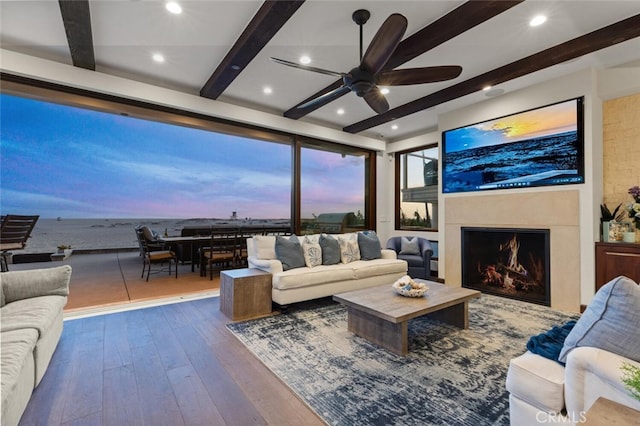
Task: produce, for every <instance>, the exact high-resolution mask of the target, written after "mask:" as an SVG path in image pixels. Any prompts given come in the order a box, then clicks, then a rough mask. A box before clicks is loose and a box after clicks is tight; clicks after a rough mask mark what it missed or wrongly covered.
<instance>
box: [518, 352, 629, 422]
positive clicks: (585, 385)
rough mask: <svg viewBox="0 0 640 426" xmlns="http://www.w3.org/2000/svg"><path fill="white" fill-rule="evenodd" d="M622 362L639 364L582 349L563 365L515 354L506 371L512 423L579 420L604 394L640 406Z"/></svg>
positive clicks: (611, 354)
mask: <svg viewBox="0 0 640 426" xmlns="http://www.w3.org/2000/svg"><path fill="white" fill-rule="evenodd" d="M623 363H627V364H630V365H636V366H638V367H640V363H638V362H635V361H632V360H630V359H628V358H625V357H622V356H620V355H616V354H614V353H611V352H608V351H605V350H603V349H598V348H593V347H588V346H584V347H578V348H576V349H575V350H573V351H571V353H570V354H569V356H568V357H567V363H566V365H565V366H564V367H563V366H562V365H560V364H558V363H557V362H555V361H552V360H550V359H547V358H543V357H541V356H540V355H536V354H533V353H531V352H526V353H525V354H523V355H521V356H519V357H517V358H514V359H512V360H511V362H510V364H509V371H508V373H507V390H508V391H509V392H510V393H509V416H510V419H511V425H513V426H516V425H517V426H528V425H542V424H567V425H573V424H580V423H583V422H584V415H585V413H586V411H587V410H588V409H589V408H590V407H591V405H593V403H594V402H595V401H596V400H597V399H598V398H599V397H601V396H602V397H604V398H607V399H610V400H612V401H615V402H618V403H620V404H622V405H626V406H628V407H631V408H634V409H636V410H640V401H638V400H636V399H634V398H633V397H632V396H631V394H630V393H629V391H627V390H626V389H625V388H624V385H623V384H622V381H621V379H620V376H621V374H622V370H621V369H620V367H621V366H622V364H623Z"/></svg>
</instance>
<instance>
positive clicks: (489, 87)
mask: <svg viewBox="0 0 640 426" xmlns="http://www.w3.org/2000/svg"><path fill="white" fill-rule="evenodd" d="M482 90H484V91H485V92H486V91H487V90H491V86H484V87H483V88H482Z"/></svg>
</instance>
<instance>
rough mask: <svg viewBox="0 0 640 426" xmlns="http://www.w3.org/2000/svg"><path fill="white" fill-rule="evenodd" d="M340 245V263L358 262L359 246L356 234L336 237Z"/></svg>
mask: <svg viewBox="0 0 640 426" xmlns="http://www.w3.org/2000/svg"><path fill="white" fill-rule="evenodd" d="M338 243H340V260H341V261H342V263H350V262H355V261H356V260H360V246H358V234H356V233H352V234H341V235H338Z"/></svg>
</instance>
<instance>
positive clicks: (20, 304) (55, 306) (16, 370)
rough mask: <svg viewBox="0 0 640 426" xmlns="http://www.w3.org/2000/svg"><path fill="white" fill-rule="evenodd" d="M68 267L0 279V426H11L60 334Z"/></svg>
mask: <svg viewBox="0 0 640 426" xmlns="http://www.w3.org/2000/svg"><path fill="white" fill-rule="evenodd" d="M70 279H71V267H70V266H69V265H65V266H60V267H56V268H47V269H36V270H31V271H11V272H3V273H2V274H0V284H1V294H0V295H1V296H2V300H1V303H0V305H1V306H2V307H1V308H0V321H1V328H2V330H1V335H0V340H1V343H0V345H1V348H0V357H1V358H2V365H1V372H0V375H1V378H2V391H1V394H2V403H1V404H2V426H12V425H17V424H18V423H19V421H20V417H22V413H23V412H24V409H25V408H26V407H27V403H28V402H29V399H30V398H31V393H32V392H33V389H34V388H35V387H36V386H38V384H39V383H40V380H42V377H43V376H44V374H45V372H46V370H47V367H48V366H49V361H51V357H52V356H53V353H54V351H55V350H56V347H57V345H58V341H59V340H60V336H61V334H62V325H63V316H62V314H63V313H62V309H63V307H64V305H65V304H66V302H67V296H68V295H69V280H70Z"/></svg>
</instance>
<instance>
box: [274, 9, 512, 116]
mask: <svg viewBox="0 0 640 426" xmlns="http://www.w3.org/2000/svg"><path fill="white" fill-rule="evenodd" d="M523 1H524V0H493V1H485V0H480V1H478V0H472V1H468V2H466V3H464V4H462V5H461V6H459V7H457V8H456V9H454V10H452V11H451V12H449V13H447V14H446V15H444V16H443V17H441V18H439V19H438V20H436V21H434V22H433V23H431V24H429V25H427V26H426V27H424V28H422V29H421V30H419V31H417V32H416V33H414V34H412V35H411V36H409V37H407V38H406V39H404V40H402V41H401V42H400V44H399V45H398V47H397V48H396V50H395V51H394V52H393V55H392V56H391V58H389V60H388V61H387V63H386V64H385V66H384V68H383V69H382V71H389V70H392V69H394V68H396V67H398V66H400V65H402V64H404V63H406V62H409V61H410V60H412V59H414V58H416V57H418V56H420V55H422V54H423V53H425V52H427V51H429V50H431V49H433V48H434V47H436V46H439V45H440V44H442V43H444V42H446V41H448V40H451V39H452V38H454V37H456V36H458V35H460V34H462V33H464V32H465V31H468V30H470V29H471V28H473V27H475V26H476V25H479V24H481V23H483V22H485V21H487V20H489V19H491V18H493V17H494V16H496V15H499V14H500V13H502V12H504V11H506V10H508V9H510V8H512V7H514V6H516V5H518V4H520V3H522V2H523ZM341 86H342V80H337V81H335V82H333V83H332V84H330V85H329V86H327V87H325V88H324V89H322V90H320V91H318V92H316V93H314V94H313V95H311V96H309V97H308V98H306V99H304V100H303V101H301V102H300V103H298V104H297V105H296V106H294V107H293V108H291V109H289V110H288V111H285V113H284V114H283V115H284V116H285V117H288V118H293V119H295V120H297V119H299V118H302V117H304V116H305V115H307V114H310V113H311V112H313V111H315V110H316V109H318V108H320V107H322V106H324V105H326V104H327V103H328V102H331V101H333V100H335V99H337V98H330V99H328V100H327V102H324V103H323V102H320V103H317V104H314V105H311V106H308V107H305V108H299V107H300V105H304V104H306V103H308V102H310V101H312V100H314V99H316V98H319V97H320V96H322V95H325V94H327V93H329V92H331V91H333V90H335V89H337V88H339V87H341Z"/></svg>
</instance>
